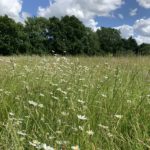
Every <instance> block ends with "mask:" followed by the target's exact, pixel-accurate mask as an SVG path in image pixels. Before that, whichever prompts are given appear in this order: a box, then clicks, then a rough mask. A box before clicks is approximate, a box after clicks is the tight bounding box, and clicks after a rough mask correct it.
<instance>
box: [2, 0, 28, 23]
mask: <svg viewBox="0 0 150 150" xmlns="http://www.w3.org/2000/svg"><path fill="white" fill-rule="evenodd" d="M22 4H23V1H22V0H0V15H1V16H4V15H8V16H9V17H10V18H12V19H14V20H15V21H17V22H19V21H20V22H23V21H24V19H26V17H27V16H30V15H29V14H28V13H26V12H22Z"/></svg>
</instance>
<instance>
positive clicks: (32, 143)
mask: <svg viewBox="0 0 150 150" xmlns="http://www.w3.org/2000/svg"><path fill="white" fill-rule="evenodd" d="M29 144H30V145H32V146H33V147H37V146H39V145H40V144H41V143H40V142H39V141H37V140H33V141H32V142H29Z"/></svg>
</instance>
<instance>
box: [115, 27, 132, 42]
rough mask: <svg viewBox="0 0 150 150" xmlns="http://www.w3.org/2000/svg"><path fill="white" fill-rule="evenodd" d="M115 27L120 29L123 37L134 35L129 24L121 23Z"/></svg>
mask: <svg viewBox="0 0 150 150" xmlns="http://www.w3.org/2000/svg"><path fill="white" fill-rule="evenodd" d="M116 29H118V30H120V32H121V36H122V37H123V38H125V39H127V38H129V37H130V36H134V31H133V27H132V26H129V25H122V26H119V27H116Z"/></svg>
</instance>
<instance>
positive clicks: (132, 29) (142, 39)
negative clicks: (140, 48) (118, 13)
mask: <svg viewBox="0 0 150 150" xmlns="http://www.w3.org/2000/svg"><path fill="white" fill-rule="evenodd" d="M115 28H116V29H118V30H120V32H121V34H122V37H123V38H129V37H130V36H133V37H134V38H135V39H136V40H137V42H138V44H141V43H150V18H147V19H140V20H136V21H135V23H134V25H133V26H129V25H122V26H119V27H115Z"/></svg>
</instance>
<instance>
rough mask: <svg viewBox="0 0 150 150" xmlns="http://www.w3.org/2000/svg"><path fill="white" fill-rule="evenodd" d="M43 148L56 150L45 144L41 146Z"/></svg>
mask: <svg viewBox="0 0 150 150" xmlns="http://www.w3.org/2000/svg"><path fill="white" fill-rule="evenodd" d="M41 148H43V149H44V150H54V148H53V147H50V146H47V145H46V144H45V143H44V144H42V145H41Z"/></svg>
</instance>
